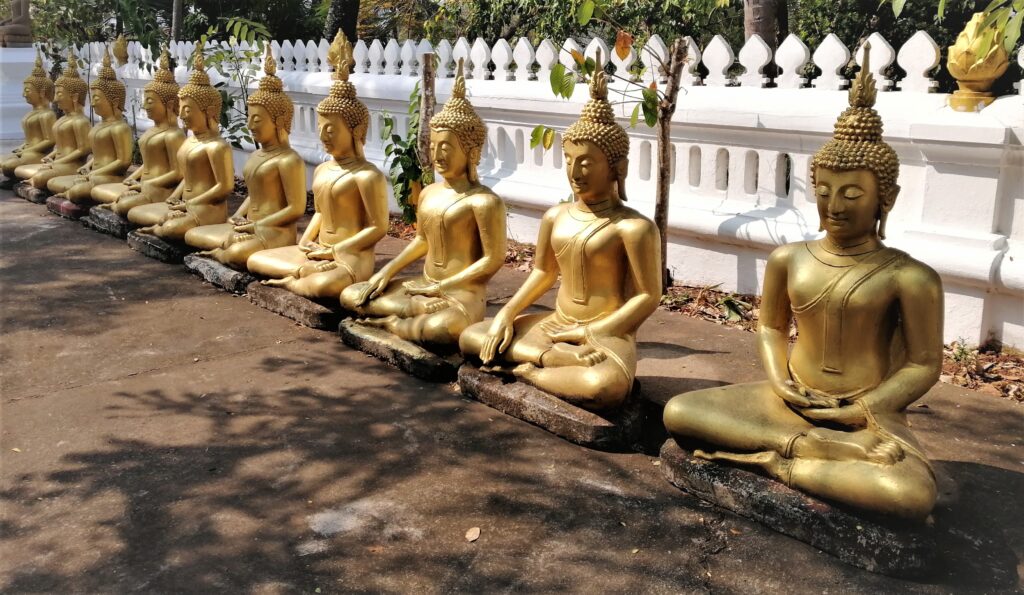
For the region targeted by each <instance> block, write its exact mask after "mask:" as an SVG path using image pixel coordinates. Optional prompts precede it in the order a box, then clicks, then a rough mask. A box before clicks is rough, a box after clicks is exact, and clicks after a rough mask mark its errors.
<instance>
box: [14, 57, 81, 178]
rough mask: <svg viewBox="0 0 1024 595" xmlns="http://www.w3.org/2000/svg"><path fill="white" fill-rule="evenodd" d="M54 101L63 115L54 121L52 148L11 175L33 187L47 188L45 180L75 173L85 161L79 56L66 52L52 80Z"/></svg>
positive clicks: (17, 168) (19, 167)
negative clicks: (59, 70) (62, 62)
mask: <svg viewBox="0 0 1024 595" xmlns="http://www.w3.org/2000/svg"><path fill="white" fill-rule="evenodd" d="M54 87H55V88H56V92H55V94H54V101H55V102H56V103H57V107H59V108H60V109H61V111H63V112H64V115H63V116H62V117H61V118H60V119H58V120H57V121H56V122H54V124H53V139H54V147H53V150H52V151H50V152H49V153H48V154H47V155H46V156H45V157H43V159H42V161H40V162H39V163H33V164H29V165H19V166H18V167H16V168H15V169H14V175H15V176H17V177H18V178H21V179H23V180H31V182H32V186H33V187H35V188H38V189H39V190H46V185H47V183H48V182H49V181H50V180H51V179H53V178H56V177H58V176H66V175H71V174H74V173H75V172H77V171H78V169H79V168H80V167H82V165H84V164H85V161H86V159H88V158H89V154H90V153H92V146H91V145H90V144H89V129H90V128H91V127H92V126H91V124H90V123H89V118H88V117H86V115H85V114H84V113H82V104H83V103H84V102H85V96H86V93H88V92H89V86H88V85H87V84H86V83H85V81H83V80H82V77H81V76H80V75H79V74H78V59H77V58H75V54H74V52H72V51H70V50H69V51H68V63H67V65H65V66H64V71H63V72H62V73H61V75H60V76H59V77H57V81H56V82H55V83H54Z"/></svg>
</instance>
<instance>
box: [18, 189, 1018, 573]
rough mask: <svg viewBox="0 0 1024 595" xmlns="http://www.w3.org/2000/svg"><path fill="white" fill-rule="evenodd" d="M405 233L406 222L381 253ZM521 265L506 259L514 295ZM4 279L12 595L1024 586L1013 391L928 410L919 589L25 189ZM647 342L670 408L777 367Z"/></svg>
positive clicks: (675, 331)
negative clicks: (934, 542)
mask: <svg viewBox="0 0 1024 595" xmlns="http://www.w3.org/2000/svg"><path fill="white" fill-rule="evenodd" d="M401 246H402V244H401V242H400V241H399V240H396V239H391V238H389V239H387V240H385V242H384V243H383V244H382V248H381V249H380V251H379V252H380V254H379V260H380V261H381V262H383V261H384V260H386V259H387V258H389V257H390V256H393V255H394V254H395V253H397V251H398V250H399V249H400V248H401ZM523 275H524V273H523V272H521V271H517V270H514V268H513V267H506V269H505V270H503V271H502V272H501V273H500V275H499V277H498V278H497V279H496V281H495V282H494V283H493V284H492V285H491V289H490V291H491V296H490V297H491V300H490V301H491V304H492V305H491V308H492V313H493V311H494V310H495V309H496V308H497V307H499V306H500V304H501V303H504V301H506V300H507V299H508V298H509V297H510V296H511V295H512V293H513V292H514V290H515V288H516V287H517V286H518V283H519V282H520V281H521V280H522V278H523ZM0 283H2V292H0V321H2V322H0V323H2V338H3V340H2V345H0V363H2V367H0V374H2V376H0V395H2V409H0V416H2V417H0V430H2V432H0V460H2V469H0V499H2V509H0V535H2V541H0V590H2V591H3V592H5V593H21V592H68V591H74V592H89V593H94V592H117V593H120V592H146V593H170V592H209V591H221V590H232V591H238V592H252V593H337V592H445V593H448V592H471V593H477V592H508V591H534V592H541V591H543V592H549V591H564V592H588V593H594V592H645V593H679V592H716V593H732V592H743V593H747V592H772V593H777V592H837V591H838V592H844V593H847V592H853V593H877V592H893V591H907V592H922V593H945V592H968V591H974V592H979V591H980V592H1009V591H1014V590H1018V589H1020V588H1021V587H1022V585H1024V583H1022V577H1024V564H1022V557H1024V515H1021V514H1020V507H1019V504H1020V497H1021V494H1024V409H1022V405H1021V404H1019V403H1016V402H1014V401H1011V400H1006V399H994V398H991V397H989V396H986V395H982V394H980V393H977V392H972V391H970V390H965V389H962V388H959V387H955V386H951V385H946V384H943V385H939V386H937V387H936V388H935V389H934V390H933V391H932V392H931V393H929V395H928V396H926V397H925V398H924V399H923V400H922V402H921V403H920V404H919V405H918V406H916V407H914V408H913V409H912V411H911V413H910V419H911V421H912V423H913V426H914V429H915V431H916V432H917V433H918V435H919V437H920V439H921V441H922V443H923V445H924V448H925V450H926V452H927V453H928V454H929V455H930V456H931V457H932V459H933V461H934V463H935V468H936V472H937V475H938V480H939V487H940V493H941V495H940V501H939V504H938V506H937V508H936V511H935V514H934V522H935V524H936V526H937V527H938V528H939V532H940V534H941V535H942V537H941V539H940V544H941V549H942V551H941V552H940V556H941V557H942V560H943V563H942V564H940V565H939V567H938V568H937V569H936V571H935V572H934V573H933V574H932V576H929V577H928V578H926V579H925V580H922V581H917V582H911V581H904V580H898V579H893V578H888V577H884V576H880V575H877V574H872V573H870V572H866V571H863V570H860V569H857V568H854V567H851V566H847V565H846V564H844V563H842V562H839V561H838V560H836V559H835V558H833V557H831V556H829V555H827V554H823V553H821V552H819V551H817V550H815V549H814V548H812V547H810V546H808V545H805V544H803V543H800V542H798V541H795V540H793V539H790V538H788V537H785V536H782V535H779V534H776V533H774V532H772V531H770V530H768V529H766V528H764V527H762V526H760V525H758V524H756V523H752V522H749V521H746V520H744V519H742V518H739V517H736V516H734V515H732V514H729V513H726V512H723V511H720V510H718V509H715V508H712V507H710V506H708V505H706V504H703V503H701V502H699V501H697V500H695V499H693V498H690V497H688V496H687V495H686V494H684V493H683V492H681V491H679V490H677V489H675V488H674V487H672V486H671V485H670V484H668V483H667V482H666V481H665V480H664V479H663V477H662V475H661V471H660V469H659V468H658V466H657V465H656V463H657V458H656V456H652V455H653V454H654V453H653V451H652V452H650V453H601V452H595V451H591V450H587V449H583V448H580V447H577V446H575V445H573V444H570V443H568V442H565V441H562V440H560V439H558V438H556V437H554V436H552V435H550V434H548V433H547V432H545V431H544V430H541V429H539V428H536V427H533V426H531V425H528V424H526V423H523V422H520V421H518V420H515V419H512V418H510V417H507V416H505V415H503V414H501V413H498V412H497V411H495V410H492V409H490V408H488V407H487V406H485V405H482V404H480V403H477V402H474V401H469V400H467V399H465V398H463V397H462V396H461V395H460V394H459V393H458V392H457V390H456V389H455V388H454V387H453V386H451V385H432V384H428V383H424V382H421V381H419V380H416V379H415V378H411V377H408V376H405V375H403V374H401V373H400V372H397V371H395V370H393V369H391V368H388V367H386V366H384V365H383V364H381V363H379V362H378V361H377V360H374V359H371V358H368V357H367V356H365V355H363V354H361V353H359V352H355V351H352V350H350V349H348V348H346V347H345V346H343V345H342V344H341V343H340V342H339V340H338V338H337V336H336V335H334V334H332V333H327V332H321V331H314V330H310V329H306V328H303V327H300V326H296V325H295V324H293V323H291V322H290V321H289V320H287V319H285V318H282V317H279V316H277V315H274V314H272V313H270V312H267V311H265V310H262V309H260V308H258V307H256V306H253V305H252V304H251V303H249V301H248V300H247V299H246V298H244V297H233V296H230V295H228V294H225V293H223V292H221V291H218V290H216V289H214V288H213V287H211V286H209V285H204V284H203V283H201V282H200V281H199V280H197V279H196V278H195V277H192V276H190V275H189V274H188V273H187V272H186V271H185V270H184V268H183V267H181V266H171V265H166V264H162V263H159V262H156V261H153V260H149V259H147V258H145V257H143V256H141V255H139V254H137V253H135V252H133V251H132V250H130V249H129V248H128V247H127V246H126V245H125V243H124V242H123V241H120V240H117V239H114V238H112V237H108V236H103V235H100V234H97V233H95V232H92V231H89V230H87V229H85V228H83V227H82V226H81V225H79V224H77V223H74V222H70V221H65V220H61V219H58V218H56V217H54V216H52V215H50V214H49V213H47V212H46V210H45V208H44V207H42V206H40V205H34V204H31V203H28V202H25V201H22V200H20V199H17V198H14V197H13V195H12V194H11V193H9V192H6V191H0ZM549 303H550V302H549ZM639 341H640V357H641V361H640V365H639V379H640V381H641V382H642V384H643V388H644V391H645V392H646V393H647V394H649V395H651V396H652V398H653V399H654V400H655V401H660V402H664V401H666V400H667V399H668V398H670V397H671V396H672V395H674V394H677V393H679V392H683V391H686V390H693V389H695V388H702V387H708V386H716V385H720V384H725V383H732V382H742V381H748V380H755V379H759V378H761V376H762V372H761V370H760V366H759V363H758V359H757V355H756V348H755V346H754V342H753V336H752V335H751V334H749V333H744V332H742V331H739V330H736V329H730V328H727V327H724V326H721V325H716V324H712V323H709V322H705V321H701V320H695V319H691V318H687V317H684V316H679V315H676V314H672V313H669V312H664V311H659V312H658V313H656V314H655V315H654V316H653V317H652V319H651V320H650V321H649V322H648V323H647V324H646V325H645V326H644V328H643V329H642V331H641V333H640V336H639ZM652 442H653V443H655V444H656V443H657V440H653V439H652ZM474 527H478V528H479V529H480V537H479V539H477V540H476V541H474V542H469V541H467V539H466V537H465V534H466V532H467V530H469V529H471V528H474Z"/></svg>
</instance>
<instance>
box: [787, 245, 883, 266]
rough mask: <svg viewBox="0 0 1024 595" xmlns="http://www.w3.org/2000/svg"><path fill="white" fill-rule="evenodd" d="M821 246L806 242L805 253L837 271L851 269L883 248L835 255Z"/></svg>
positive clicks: (878, 247)
mask: <svg viewBox="0 0 1024 595" xmlns="http://www.w3.org/2000/svg"><path fill="white" fill-rule="evenodd" d="M866 243H867V242H863V243H862V244H858V246H862V245H863V244H866ZM823 244H824V242H807V243H806V244H805V246H807V252H809V253H810V255H811V256H812V257H813V258H814V260H817V261H818V262H820V263H821V264H823V265H825V266H828V267H832V268H837V269H845V268H849V267H852V266H854V265H856V264H858V263H860V262H862V261H863V260H864V259H865V258H867V257H870V256H871V255H872V254H874V253H876V252H878V251H879V250H881V249H882V248H884V247H885V246H881V245H879V246H877V247H874V248H871V249H870V250H866V251H864V252H858V253H856V254H837V253H835V252H831V251H829V250H828V249H827V248H825V246H824V245H823ZM853 247H856V246H853ZM819 250H820V252H819Z"/></svg>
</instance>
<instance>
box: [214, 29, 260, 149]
mask: <svg viewBox="0 0 1024 595" xmlns="http://www.w3.org/2000/svg"><path fill="white" fill-rule="evenodd" d="M221 25H223V27H222V26H221ZM269 40H270V33H269V31H267V28H266V27H265V26H264V25H263V24H261V23H257V22H255V21H250V20H248V19H243V18H237V17H232V18H226V19H221V24H218V25H214V26H212V27H210V28H209V29H207V30H206V33H204V34H203V35H201V36H200V37H199V41H200V43H201V44H202V45H203V46H204V50H203V56H204V57H205V59H206V65H207V67H212V68H214V69H216V70H217V72H218V73H219V74H220V75H221V76H223V77H225V78H229V79H231V80H233V81H234V82H235V85H232V86H228V85H227V84H226V83H225V82H223V81H222V82H219V83H216V84H215V85H214V86H215V87H217V90H218V91H220V94H221V100H222V104H221V113H220V126H221V134H222V136H223V137H224V140H226V141H228V142H229V143H231V145H232V146H233V147H236V148H239V149H241V148H242V143H243V141H244V142H246V143H249V144H250V145H251V144H255V143H254V141H253V139H252V135H251V134H250V132H249V128H248V127H247V126H246V102H247V101H248V100H249V85H250V84H251V83H252V82H253V81H255V80H256V77H257V74H258V73H259V71H260V69H261V67H262V64H263V62H262V60H261V57H262V56H263V46H264V44H266V43H269ZM208 41H213V42H220V41H225V42H227V47H225V46H224V44H222V43H213V44H211V47H205V46H206V43H207V42H208ZM243 41H244V42H245V43H246V44H247V45H248V47H249V49H242V48H241V47H239V44H241V43H242V42H243Z"/></svg>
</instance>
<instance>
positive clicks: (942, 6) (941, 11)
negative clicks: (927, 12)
mask: <svg viewBox="0 0 1024 595" xmlns="http://www.w3.org/2000/svg"><path fill="white" fill-rule="evenodd" d="M938 13H939V18H940V19H941V18H943V17H944V16H946V0H939V10H938Z"/></svg>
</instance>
